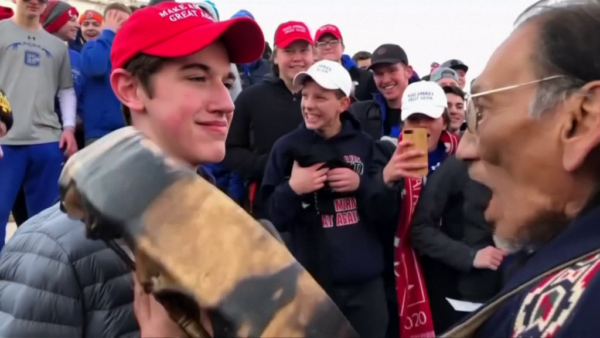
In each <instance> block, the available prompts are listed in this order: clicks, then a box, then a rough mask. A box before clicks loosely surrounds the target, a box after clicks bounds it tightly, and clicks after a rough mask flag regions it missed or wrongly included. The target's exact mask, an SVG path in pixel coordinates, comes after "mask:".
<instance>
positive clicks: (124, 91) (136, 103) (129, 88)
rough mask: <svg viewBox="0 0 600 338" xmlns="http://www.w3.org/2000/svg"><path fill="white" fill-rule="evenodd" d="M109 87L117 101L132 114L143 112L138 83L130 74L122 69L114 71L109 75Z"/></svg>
mask: <svg viewBox="0 0 600 338" xmlns="http://www.w3.org/2000/svg"><path fill="white" fill-rule="evenodd" d="M110 86H111V87H112V90H113V92H114V93H115V96H116V97H117V98H118V99H119V101H121V103H123V104H124V105H126V106H127V107H129V109H130V110H131V112H132V113H133V112H136V111H138V112H139V111H143V110H144V104H143V102H142V100H141V97H140V95H139V94H140V90H138V86H139V83H138V81H136V79H135V78H134V77H133V76H132V75H131V73H129V72H128V71H126V70H125V69H122V68H118V69H115V70H114V71H113V72H112V74H111V75H110Z"/></svg>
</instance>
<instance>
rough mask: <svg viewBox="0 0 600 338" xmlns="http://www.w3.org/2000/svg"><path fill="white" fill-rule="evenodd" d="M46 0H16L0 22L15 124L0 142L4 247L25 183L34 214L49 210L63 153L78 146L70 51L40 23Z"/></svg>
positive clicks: (0, 76)
mask: <svg viewBox="0 0 600 338" xmlns="http://www.w3.org/2000/svg"><path fill="white" fill-rule="evenodd" d="M46 4H47V0H16V12H15V15H14V16H13V18H12V19H11V20H2V21H0V60H2V62H1V63H0V87H2V89H3V90H4V92H5V94H6V97H7V98H8V99H9V100H10V102H11V104H12V109H13V112H14V125H13V127H12V129H11V130H10V131H9V132H8V134H7V135H6V136H5V137H4V138H2V141H1V144H2V150H3V152H4V158H3V159H2V160H1V161H0V249H2V247H3V246H4V236H5V231H6V224H7V221H8V217H9V214H10V209H11V208H12V206H13V204H14V201H15V198H16V196H17V193H18V191H19V189H20V188H21V186H23V187H24V190H25V199H26V201H27V210H28V213H29V216H33V215H35V214H37V213H38V212H40V211H42V210H44V209H46V208H47V207H49V206H50V205H52V204H53V203H54V202H55V201H56V199H57V198H58V184H57V182H58V177H59V176H60V171H61V167H62V162H63V159H64V155H65V154H66V155H70V154H72V153H74V152H75V151H76V150H77V144H76V142H75V136H74V132H73V130H74V128H75V111H76V101H77V98H76V95H75V90H74V89H73V79H72V77H71V64H70V60H69V51H68V49H67V45H66V44H65V43H63V42H62V41H61V40H60V39H57V38H56V37H54V36H52V34H50V33H48V32H47V31H45V30H43V29H42V27H41V24H40V16H41V14H42V13H43V12H44V10H45V9H46ZM55 96H58V106H59V108H60V111H61V114H62V126H61V123H60V122H59V119H58V115H57V114H56V110H55V104H54V98H55ZM61 149H62V150H61ZM63 152H64V154H63Z"/></svg>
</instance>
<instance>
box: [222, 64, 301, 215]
mask: <svg viewBox="0 0 600 338" xmlns="http://www.w3.org/2000/svg"><path fill="white" fill-rule="evenodd" d="M300 101H301V95H300V93H296V94H293V93H292V92H290V90H289V89H288V88H287V87H286V85H285V83H284V82H283V80H281V79H280V78H277V77H275V76H273V75H269V76H267V77H265V80H264V81H262V82H261V83H257V84H255V85H253V86H251V87H249V88H247V89H245V90H244V91H242V92H241V93H240V95H239V96H238V97H237V99H236V100H235V113H234V115H233V120H232V121H231V127H230V129H229V135H228V137H227V143H226V147H227V153H226V155H225V159H224V160H223V163H222V164H223V166H224V168H225V169H227V170H231V171H234V172H236V173H238V174H239V175H240V176H241V177H242V178H243V179H244V180H245V181H246V182H249V183H257V184H258V187H260V182H261V180H262V177H263V174H264V171H265V167H266V165H267V160H268V158H269V153H270V152H271V148H272V147H273V145H274V144H275V141H277V140H278V139H279V138H280V137H282V136H283V135H285V134H287V133H289V132H291V131H292V130H294V129H296V127H297V126H298V124H300V123H302V122H303V119H302V111H301V108H300ZM252 197H253V196H250V198H252ZM252 199H253V203H252V211H253V212H252V213H253V215H254V216H255V217H257V218H261V217H264V213H263V206H262V198H261V196H260V189H256V196H254V197H253V198H252ZM246 200H247V198H246Z"/></svg>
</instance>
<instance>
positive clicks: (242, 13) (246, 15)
mask: <svg viewBox="0 0 600 338" xmlns="http://www.w3.org/2000/svg"><path fill="white" fill-rule="evenodd" d="M231 18H232V19H234V18H250V19H252V20H254V15H252V13H250V12H248V11H247V10H245V9H242V10H241V11H238V12H237V13H235V14H234V15H233V16H232V17H231Z"/></svg>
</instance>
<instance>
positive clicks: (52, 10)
mask: <svg viewBox="0 0 600 338" xmlns="http://www.w3.org/2000/svg"><path fill="white" fill-rule="evenodd" d="M78 16H79V13H78V12H77V9H76V8H75V7H73V6H71V5H69V4H68V3H66V2H64V1H56V0H52V1H48V5H47V6H46V10H45V11H44V13H42V15H41V17H40V22H41V23H42V25H43V27H44V29H45V30H46V31H47V32H48V33H56V32H58V30H59V29H61V27H62V26H64V25H65V24H66V23H67V22H68V21H69V20H71V18H77V17H78Z"/></svg>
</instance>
